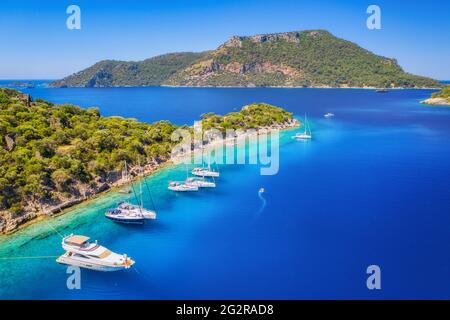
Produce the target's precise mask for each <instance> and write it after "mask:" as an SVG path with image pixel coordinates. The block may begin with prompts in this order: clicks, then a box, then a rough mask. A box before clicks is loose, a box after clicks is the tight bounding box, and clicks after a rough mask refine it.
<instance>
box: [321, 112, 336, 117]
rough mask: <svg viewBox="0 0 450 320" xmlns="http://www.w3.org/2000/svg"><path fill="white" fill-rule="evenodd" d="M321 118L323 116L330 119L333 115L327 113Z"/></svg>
mask: <svg viewBox="0 0 450 320" xmlns="http://www.w3.org/2000/svg"><path fill="white" fill-rule="evenodd" d="M323 116H324V117H325V118H332V117H334V113H331V112H327V113H325V114H324V115H323Z"/></svg>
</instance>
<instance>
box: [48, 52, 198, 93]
mask: <svg viewBox="0 0 450 320" xmlns="http://www.w3.org/2000/svg"><path fill="white" fill-rule="evenodd" d="M203 55H204V53H202V52H200V53H195V52H180V53H168V54H163V55H160V56H156V57H153V58H149V59H146V60H143V61H137V62H135V61H117V60H103V61H100V62H97V63H96V64H94V65H92V66H91V67H89V68H87V69H84V70H82V71H80V72H77V73H75V74H73V75H70V76H68V77H66V78H64V79H61V80H58V81H54V82H52V83H50V86H52V87H127V86H159V85H161V84H162V83H163V82H164V81H166V80H167V79H168V78H169V77H170V76H172V75H173V74H175V73H176V72H177V71H179V70H181V69H183V68H185V67H187V66H188V65H190V64H191V63H192V62H194V61H195V60H197V59H199V58H201V57H202V56H203Z"/></svg>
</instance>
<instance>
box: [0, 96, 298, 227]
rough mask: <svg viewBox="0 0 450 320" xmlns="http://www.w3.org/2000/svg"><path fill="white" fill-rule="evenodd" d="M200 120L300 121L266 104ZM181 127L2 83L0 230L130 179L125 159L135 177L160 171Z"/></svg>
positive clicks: (243, 123) (286, 124)
mask: <svg viewBox="0 0 450 320" xmlns="http://www.w3.org/2000/svg"><path fill="white" fill-rule="evenodd" d="M201 121H202V122H205V123H204V125H205V128H207V129H210V128H215V129H218V130H220V131H225V130H226V129H265V130H267V129H277V130H281V129H285V128H290V127H293V126H296V125H298V123H297V122H296V121H295V120H294V119H293V117H292V114H291V113H289V112H287V111H285V110H283V109H281V108H278V107H275V106H271V105H268V104H262V103H254V104H251V105H248V106H246V107H244V108H243V109H242V110H241V111H238V112H232V113H230V114H227V115H224V116H220V115H214V114H212V113H208V114H206V115H204V116H203V119H202V120H201ZM178 128H180V127H179V126H176V125H174V124H172V123H170V122H168V121H158V122H155V123H152V124H148V123H143V122H139V121H137V120H135V119H124V118H122V117H102V116H101V115H100V112H99V110H97V109H94V108H88V109H82V108H80V107H77V106H74V105H70V104H63V105H55V104H53V103H51V102H47V101H44V100H41V99H36V100H34V101H33V100H32V99H31V97H30V96H28V95H24V94H22V93H20V92H19V91H16V90H12V89H3V88H0V135H1V137H2V144H1V145H0V233H10V232H13V231H15V230H17V228H18V227H19V226H20V225H22V224H24V223H26V222H28V221H31V220H33V219H36V218H37V217H39V216H52V215H54V214H58V213H61V212H62V211H63V210H64V209H66V208H69V207H71V206H73V205H75V204H78V203H81V202H83V201H85V200H88V199H91V198H93V197H95V196H96V195H98V194H100V193H102V192H104V191H107V190H109V189H111V188H113V187H117V186H120V185H123V184H125V183H129V180H128V179H123V178H122V168H123V164H124V162H125V161H126V162H127V164H129V166H130V167H131V169H130V170H129V171H130V172H129V173H130V175H131V176H132V177H133V176H137V171H138V168H140V166H138V164H142V167H143V171H144V174H145V175H148V174H151V173H153V172H154V171H155V170H157V169H158V168H160V167H161V166H162V165H163V164H165V163H168V162H170V160H171V151H172V149H173V147H174V146H175V145H177V144H178V141H173V140H172V133H173V132H174V131H175V130H176V129H178ZM182 128H183V129H188V130H190V131H192V132H193V128H192V127H185V126H184V127H182ZM206 143H207V142H206V141H205V144H206ZM192 147H193V146H192Z"/></svg>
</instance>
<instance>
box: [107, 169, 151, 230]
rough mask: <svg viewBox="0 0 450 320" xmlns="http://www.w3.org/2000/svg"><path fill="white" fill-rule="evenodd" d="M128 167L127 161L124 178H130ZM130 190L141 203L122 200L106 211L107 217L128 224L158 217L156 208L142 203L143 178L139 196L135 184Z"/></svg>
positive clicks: (140, 183)
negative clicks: (149, 207) (135, 203)
mask: <svg viewBox="0 0 450 320" xmlns="http://www.w3.org/2000/svg"><path fill="white" fill-rule="evenodd" d="M126 169H127V164H126V162H125V169H124V173H122V175H124V176H125V178H124V179H128V174H127V170H126ZM147 188H148V186H147ZM128 190H130V192H133V194H134V196H135V198H136V201H137V202H138V203H139V205H134V204H131V203H129V202H120V203H119V205H118V206H117V207H116V208H113V209H109V210H108V211H106V212H105V217H106V218H108V219H110V220H112V221H114V222H119V223H127V224H144V222H145V220H146V219H156V212H155V211H154V210H149V209H145V208H144V207H143V205H142V180H140V181H139V197H137V194H136V192H135V190H134V188H133V185H131V187H130V189H128ZM149 193H150V189H149ZM150 197H151V195H150ZM152 201H153V200H152Z"/></svg>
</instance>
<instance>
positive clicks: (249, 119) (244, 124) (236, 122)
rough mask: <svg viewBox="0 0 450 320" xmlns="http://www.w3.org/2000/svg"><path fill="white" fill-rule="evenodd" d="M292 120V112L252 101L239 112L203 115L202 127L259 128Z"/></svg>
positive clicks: (225, 128)
mask: <svg viewBox="0 0 450 320" xmlns="http://www.w3.org/2000/svg"><path fill="white" fill-rule="evenodd" d="M290 120H292V113H290V112H287V111H285V110H283V109H282V108H278V107H275V106H272V105H270V104H265V103H252V104H250V105H247V106H245V107H244V108H242V110H240V111H239V112H231V113H228V114H226V115H224V116H220V115H216V114H214V113H213V112H210V113H206V114H203V115H202V128H203V130H208V129H211V128H214V129H218V130H220V131H222V132H225V131H226V130H227V129H234V130H238V129H258V128H264V127H269V126H272V125H276V124H282V123H286V122H288V121H290Z"/></svg>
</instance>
